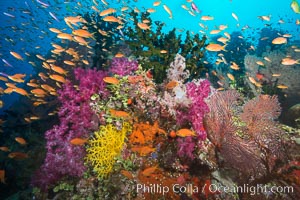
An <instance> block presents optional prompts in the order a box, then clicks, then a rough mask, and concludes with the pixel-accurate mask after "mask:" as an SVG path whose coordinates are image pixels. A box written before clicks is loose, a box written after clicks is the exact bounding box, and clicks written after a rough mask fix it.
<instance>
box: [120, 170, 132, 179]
mask: <svg viewBox="0 0 300 200" xmlns="http://www.w3.org/2000/svg"><path fill="white" fill-rule="evenodd" d="M121 174H122V175H123V176H126V177H127V178H129V179H133V175H132V173H131V172H129V171H127V170H121Z"/></svg>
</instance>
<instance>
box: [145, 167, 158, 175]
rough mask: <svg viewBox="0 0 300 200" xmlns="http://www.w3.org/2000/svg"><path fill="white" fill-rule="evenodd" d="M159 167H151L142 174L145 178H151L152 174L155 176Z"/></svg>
mask: <svg viewBox="0 0 300 200" xmlns="http://www.w3.org/2000/svg"><path fill="white" fill-rule="evenodd" d="M157 167H158V165H156V166H154V167H149V168H146V169H144V171H143V172H142V174H143V175H144V176H150V175H151V174H153V173H154V172H155V170H156V169H157Z"/></svg>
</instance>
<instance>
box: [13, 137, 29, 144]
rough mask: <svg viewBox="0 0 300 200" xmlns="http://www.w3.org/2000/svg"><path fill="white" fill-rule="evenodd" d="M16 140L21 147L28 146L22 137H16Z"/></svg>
mask: <svg viewBox="0 0 300 200" xmlns="http://www.w3.org/2000/svg"><path fill="white" fill-rule="evenodd" d="M15 140H16V141H17V142H18V143H19V144H21V145H27V142H26V140H25V139H24V138H22V137H16V138H15Z"/></svg>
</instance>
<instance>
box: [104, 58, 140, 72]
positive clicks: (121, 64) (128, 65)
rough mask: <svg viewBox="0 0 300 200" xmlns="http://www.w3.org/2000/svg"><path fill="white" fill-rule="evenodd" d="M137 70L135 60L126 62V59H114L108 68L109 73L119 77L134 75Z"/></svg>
mask: <svg viewBox="0 0 300 200" xmlns="http://www.w3.org/2000/svg"><path fill="white" fill-rule="evenodd" d="M137 69H138V63H137V61H135V60H132V61H130V60H128V58H125V57H122V58H117V57H114V58H113V59H112V62H111V66H110V68H109V70H108V71H109V72H110V73H112V74H117V75H119V76H126V75H130V74H132V73H134V72H135V71H136V70H137Z"/></svg>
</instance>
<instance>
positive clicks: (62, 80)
mask: <svg viewBox="0 0 300 200" xmlns="http://www.w3.org/2000/svg"><path fill="white" fill-rule="evenodd" d="M49 77H50V78H51V79H52V80H54V81H57V82H60V83H65V82H66V79H65V78H64V77H62V76H60V75H57V74H51V75H50V76H49Z"/></svg>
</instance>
